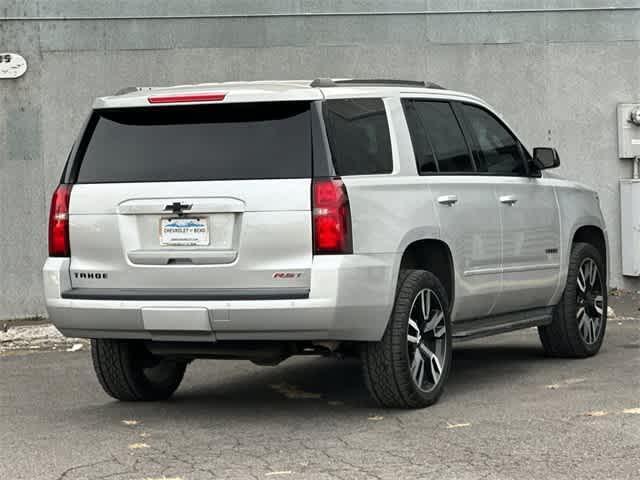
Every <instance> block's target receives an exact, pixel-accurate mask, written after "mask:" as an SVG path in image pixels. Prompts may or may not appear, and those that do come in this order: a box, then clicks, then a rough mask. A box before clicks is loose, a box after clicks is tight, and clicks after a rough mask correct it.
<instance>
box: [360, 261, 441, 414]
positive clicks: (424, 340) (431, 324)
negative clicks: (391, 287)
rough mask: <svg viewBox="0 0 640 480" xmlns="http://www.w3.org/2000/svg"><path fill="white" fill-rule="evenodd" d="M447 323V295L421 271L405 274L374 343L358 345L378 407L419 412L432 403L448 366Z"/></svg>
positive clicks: (437, 282)
mask: <svg viewBox="0 0 640 480" xmlns="http://www.w3.org/2000/svg"><path fill="white" fill-rule="evenodd" d="M451 333H452V332H451V320H450V317H449V302H448V299H447V294H446V291H445V289H444V287H443V285H442V283H441V282H440V280H438V278H437V277H436V276H435V275H433V274H432V273H430V272H427V271H424V270H405V271H403V272H402V273H401V275H400V278H399V280H398V290H397V295H396V301H395V305H394V307H393V311H392V313H391V318H390V320H389V324H388V325H387V329H386V331H385V333H384V335H383V337H382V339H381V340H380V341H379V342H368V343H365V344H364V345H363V347H362V363H363V371H364V377H365V382H366V384H367V387H368V388H369V391H370V393H371V396H372V397H373V398H374V399H375V400H376V402H377V403H378V404H379V405H381V406H383V407H391V408H423V407H427V406H429V405H432V404H433V403H435V402H436V401H437V400H438V398H439V397H440V395H442V391H443V388H444V384H445V383H446V381H447V378H448V376H449V370H450V368H451V350H452V348H451Z"/></svg>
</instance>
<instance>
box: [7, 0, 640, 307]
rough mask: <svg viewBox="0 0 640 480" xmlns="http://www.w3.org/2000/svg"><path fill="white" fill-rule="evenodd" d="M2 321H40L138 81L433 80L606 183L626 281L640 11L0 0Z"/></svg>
mask: <svg viewBox="0 0 640 480" xmlns="http://www.w3.org/2000/svg"><path fill="white" fill-rule="evenodd" d="M0 52H14V53H18V54H20V55H22V56H23V57H24V58H25V59H26V60H27V62H28V70H27V72H26V74H25V75H23V76H22V77H20V78H18V79H0V319H9V318H21V317H32V316H42V315H45V310H44V304H43V300H42V286H41V274H40V269H41V266H42V263H43V262H44V259H45V257H46V250H47V220H48V204H49V199H50V196H51V193H52V191H53V188H54V187H55V185H56V184H57V182H58V180H59V177H60V173H61V169H62V165H63V164H64V162H65V160H66V157H67V154H68V152H69V149H70V147H71V144H72V143H73V141H74V139H75V137H76V135H77V132H78V130H79V128H80V126H81V124H82V122H83V120H84V119H85V117H86V115H87V114H88V112H89V109H90V106H91V103H92V100H93V98H94V97H96V96H101V95H108V94H112V93H113V92H115V91H116V90H118V89H120V88H122V87H125V86H132V85H138V86H143V85H147V86H150V85H168V84H183V83H199V82H206V81H225V80H257V79H285V78H315V77H322V76H325V77H326V76H342V77H351V76H353V77H388V78H407V79H428V80H431V81H435V82H437V83H441V84H443V85H445V86H447V87H448V88H452V89H457V90H464V91H468V92H471V93H474V94H477V95H479V96H481V97H483V98H484V99H486V100H487V101H489V102H490V103H491V104H493V105H494V106H495V107H496V108H497V109H498V110H499V111H501V112H502V114H503V115H504V116H505V118H506V119H507V120H508V121H509V123H510V124H512V125H513V126H514V127H515V128H516V130H517V133H518V134H519V136H520V137H521V139H522V140H523V142H524V143H525V144H526V145H527V146H528V147H533V146H547V145H549V146H554V147H556V148H557V149H558V151H559V153H560V157H561V160H562V166H561V168H560V169H559V171H558V173H559V174H561V175H564V176H566V177H569V178H572V179H576V180H578V181H581V182H583V183H586V184H588V185H592V186H594V187H596V188H597V190H598V192H599V194H600V199H601V202H602V206H603V211H604V214H605V218H606V221H607V225H608V235H609V241H610V249H611V256H610V260H611V262H610V267H609V271H610V284H611V286H614V287H620V288H627V289H633V290H640V280H639V279H638V278H632V277H624V276H622V274H621V259H620V209H619V201H620V200H619V198H620V197H619V183H618V182H619V179H621V178H626V177H629V176H630V175H631V163H630V162H629V161H627V160H619V159H618V155H617V125H616V105H617V104H618V103H622V102H640V1H637V0H627V1H624V0H619V1H609V2H605V1H601V0H565V1H562V0H555V1H554V0H538V1H536V0H520V1H519V0H454V1H445V0H398V1H382V0H374V1H370V2H365V1H359V0H344V1H339V0H273V1H265V2H253V1H248V0H237V1H232V0H210V1H204V0H185V1H181V2H176V1H170V0H158V1H147V0H139V1H135V0H128V1H127V0H122V1H118V2H109V1H74V0H26V1H25V0H22V1H19V0H15V1H12V0H0Z"/></svg>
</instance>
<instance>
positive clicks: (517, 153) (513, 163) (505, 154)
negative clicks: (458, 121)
mask: <svg viewBox="0 0 640 480" xmlns="http://www.w3.org/2000/svg"><path fill="white" fill-rule="evenodd" d="M461 107H462V111H463V112H464V116H465V119H466V121H467V123H468V124H469V127H470V128H471V130H472V133H473V135H474V137H475V143H476V144H475V145H474V150H475V155H476V161H477V166H478V171H479V172H487V173H491V174H494V175H526V174H527V170H526V166H525V159H524V157H523V155H522V148H521V146H520V142H518V139H516V138H515V137H514V136H513V134H511V132H509V130H507V128H506V127H505V126H504V125H502V123H500V121H498V120H497V119H496V118H495V117H494V116H493V115H492V114H490V113H489V112H487V111H486V110H484V109H483V108H480V107H476V106H473V105H468V104H462V105H461Z"/></svg>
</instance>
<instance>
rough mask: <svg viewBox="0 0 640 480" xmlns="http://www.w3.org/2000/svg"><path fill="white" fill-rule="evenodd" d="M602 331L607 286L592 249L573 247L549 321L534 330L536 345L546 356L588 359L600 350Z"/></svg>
mask: <svg viewBox="0 0 640 480" xmlns="http://www.w3.org/2000/svg"><path fill="white" fill-rule="evenodd" d="M606 328H607V282H606V270H605V267H604V262H603V260H602V256H601V255H600V252H599V251H598V250H597V249H596V248H595V247H594V246H593V245H591V244H589V243H576V244H574V245H573V247H572V249H571V257H570V259H569V273H568V275H567V285H566V287H565V290H564V294H563V295H562V299H561V300H560V303H558V305H557V306H556V307H555V309H554V312H553V320H552V322H551V324H549V325H545V326H542V327H538V333H539V335H540V341H541V342H542V346H543V347H544V350H545V352H546V353H547V354H548V355H550V356H555V357H569V358H584V357H590V356H592V355H595V354H596V353H598V351H599V350H600V347H601V346H602V341H603V340H604V334H605V330H606Z"/></svg>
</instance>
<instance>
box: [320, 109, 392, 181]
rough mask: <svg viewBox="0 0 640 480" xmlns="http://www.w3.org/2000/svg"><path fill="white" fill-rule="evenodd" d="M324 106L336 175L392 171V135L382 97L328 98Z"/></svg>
mask: <svg viewBox="0 0 640 480" xmlns="http://www.w3.org/2000/svg"><path fill="white" fill-rule="evenodd" d="M324 105H325V107H324V112H325V124H326V128H327V137H328V140H329V148H330V149H331V156H332V158H333V165H334V168H335V171H336V174H337V175H369V174H376V173H391V171H392V170H393V159H392V155H391V138H390V134H389V123H388V121H387V114H386V112H385V109H384V103H383V102H382V100H381V99H380V98H353V99H344V100H342V99H341V100H327V101H325V102H324Z"/></svg>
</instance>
